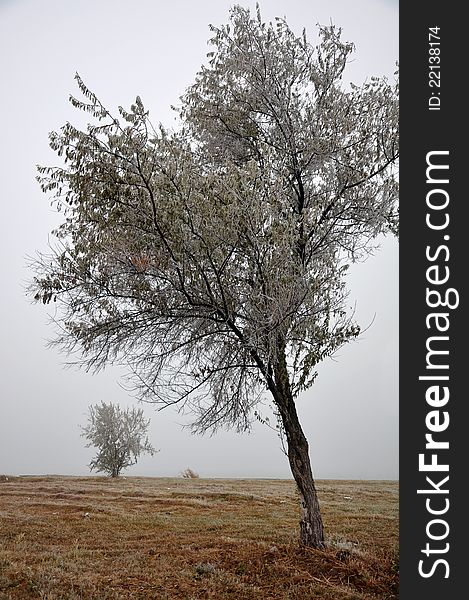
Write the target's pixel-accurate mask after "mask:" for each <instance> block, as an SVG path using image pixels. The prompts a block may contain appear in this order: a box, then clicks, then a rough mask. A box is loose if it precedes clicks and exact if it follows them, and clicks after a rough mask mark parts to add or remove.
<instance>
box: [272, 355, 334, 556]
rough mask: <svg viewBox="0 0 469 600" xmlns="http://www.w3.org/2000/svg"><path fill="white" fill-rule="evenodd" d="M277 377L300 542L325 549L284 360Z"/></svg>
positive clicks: (315, 496)
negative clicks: (297, 501)
mask: <svg viewBox="0 0 469 600" xmlns="http://www.w3.org/2000/svg"><path fill="white" fill-rule="evenodd" d="M274 374H275V387H276V393H275V394H274V399H275V403H276V405H277V408H278V409H279V412H280V416H281V419H282V424H283V427H284V429H285V434H286V438H287V445H288V460H289V462H290V468H291V471H292V474H293V477H294V479H295V482H296V485H297V486H298V492H299V494H300V506H301V519H300V542H301V543H302V544H304V545H305V546H310V547H313V548H320V549H323V548H324V547H325V546H324V528H323V523H322V517H321V510H320V507H319V500H318V495H317V492H316V486H315V485H314V478H313V472H312V470H311V462H310V459H309V451H308V441H307V439H306V436H305V434H304V433H303V430H302V428H301V425H300V421H299V419H298V414H297V412H296V406H295V401H294V399H293V396H292V393H291V388H290V381H289V377H288V371H287V367H286V360H285V358H284V357H281V358H280V360H278V362H277V365H276V368H275V369H274Z"/></svg>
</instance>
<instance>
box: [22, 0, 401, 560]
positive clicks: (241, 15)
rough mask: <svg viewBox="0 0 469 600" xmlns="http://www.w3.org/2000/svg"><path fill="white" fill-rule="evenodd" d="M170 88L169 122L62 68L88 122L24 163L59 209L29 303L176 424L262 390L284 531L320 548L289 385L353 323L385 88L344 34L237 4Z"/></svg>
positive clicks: (390, 120)
mask: <svg viewBox="0 0 469 600" xmlns="http://www.w3.org/2000/svg"><path fill="white" fill-rule="evenodd" d="M211 29H212V32H213V38H212V40H211V44H212V46H213V52H211V53H210V54H209V55H208V56H209V62H208V64H207V65H206V66H204V67H202V69H201V70H200V72H199V73H198V74H197V76H196V79H195V83H194V84H193V85H192V86H191V87H190V88H189V89H188V90H187V91H186V93H185V94H184V96H183V97H182V98H181V105H180V107H179V109H178V111H179V116H180V127H179V129H178V130H177V131H167V130H165V129H164V128H163V127H162V126H159V128H155V127H153V126H152V124H151V122H150V119H149V115H148V112H147V111H146V110H145V108H144V106H143V103H142V101H141V99H140V98H139V97H137V99H136V101H135V104H134V105H133V106H132V107H131V109H130V110H129V111H126V110H124V109H123V108H121V107H119V113H120V116H119V117H115V116H112V115H111V114H110V113H109V112H108V110H107V109H106V108H105V107H104V106H103V105H102V104H101V102H100V101H99V99H98V98H97V96H96V95H95V94H93V93H92V92H91V91H90V90H89V89H88V88H87V87H86V86H85V85H84V83H83V81H82V80H81V78H80V77H79V76H78V75H77V76H76V79H77V82H78V86H79V89H80V90H81V92H82V94H83V97H84V98H83V100H78V99H76V98H71V102H72V103H73V105H74V106H76V107H77V108H79V109H82V110H84V111H88V112H89V113H91V115H92V116H93V117H94V118H95V122H94V124H91V125H89V126H88V128H87V129H86V130H84V131H81V130H79V129H77V128H75V127H74V126H72V125H71V124H70V123H67V124H66V125H65V126H64V127H63V128H62V129H61V131H60V132H59V133H52V134H51V136H50V145H51V147H52V148H53V149H54V150H55V151H57V153H58V154H59V155H60V156H63V158H64V163H65V164H64V166H62V167H51V168H46V167H41V168H39V173H40V176H39V180H40V182H41V185H42V189H43V190H44V191H45V192H52V193H53V194H54V202H56V205H57V208H58V209H59V210H63V211H64V221H63V224H62V225H61V226H60V227H59V228H58V230H57V231H56V232H55V233H56V236H57V238H58V244H57V246H56V247H55V248H54V249H53V252H52V255H51V256H44V257H39V259H38V260H37V262H36V270H37V276H36V278H35V280H34V284H33V290H34V293H35V297H36V300H38V301H42V302H44V303H48V302H50V301H52V300H54V301H57V302H58V304H59V310H58V314H59V317H58V318H59V320H60V323H61V326H62V331H61V333H60V334H59V336H58V338H57V340H56V341H57V343H59V344H61V345H62V347H63V348H64V349H65V350H67V351H78V352H79V353H80V360H81V362H82V364H84V365H85V366H86V367H87V368H91V369H100V368H101V367H103V366H104V365H105V364H106V363H108V362H113V361H120V362H123V363H125V364H127V366H128V368H129V373H130V374H131V376H132V380H133V382H134V386H135V387H134V391H135V392H136V394H138V395H139V396H140V397H141V398H144V399H146V400H151V401H154V402H157V403H160V404H161V405H163V406H164V405H171V404H178V405H179V406H180V407H184V408H185V409H187V410H190V411H191V412H192V413H193V414H194V415H195V418H194V422H193V428H194V431H198V432H205V431H207V430H216V429H217V428H220V427H222V426H231V427H235V428H236V429H237V430H238V431H244V430H247V429H249V427H250V424H251V420H252V417H253V415H254V414H255V413H256V414H258V413H257V412H256V410H257V409H256V407H258V405H259V403H260V402H262V400H263V398H264V397H265V396H266V394H267V395H269V396H270V398H271V399H272V401H273V404H274V407H275V411H276V412H277V414H278V415H279V419H280V421H281V426H282V429H283V431H284V435H285V439H286V444H287V453H288V459H289V464H290V467H291V470H292V474H293V477H294V479H295V481H296V483H297V486H298V490H299V494H300V503H301V520H300V540H301V542H302V543H303V544H306V545H309V546H313V547H317V548H322V547H324V532H323V523H322V518H321V513H320V507H319V501H318V497H317V493H316V488H315V483H314V479H313V474H312V469H311V465H310V458H309V450H308V442H307V439H306V437H305V435H304V433H303V430H302V427H301V424H300V421H299V419H298V415H297V411H296V405H295V400H296V398H297V397H298V395H299V394H300V393H301V392H303V391H304V390H306V389H308V388H309V387H310V386H311V385H312V383H313V382H314V380H315V377H316V371H315V368H316V365H317V364H318V363H319V362H320V361H321V360H323V359H324V358H325V357H328V356H330V355H332V354H333V353H334V352H335V351H336V350H337V349H338V348H339V347H341V346H342V345H343V344H345V343H346V342H347V341H349V340H350V339H352V338H355V337H356V336H357V335H358V333H359V326H358V325H357V324H356V323H355V322H354V320H353V315H351V314H349V313H348V311H347V305H346V298H347V290H346V287H345V280H344V277H345V273H346V270H347V267H348V265H349V263H350V261H355V260H360V259H364V258H366V256H367V255H369V254H370V253H371V252H372V251H373V250H374V246H373V243H374V242H373V240H374V239H375V238H376V236H377V235H378V234H381V233H385V232H387V231H392V232H394V233H396V232H397V223H398V212H397V211H398V209H397V196H398V191H397V177H396V174H397V173H396V171H397V160H398V105H397V84H395V85H394V84H393V85H391V84H389V83H388V82H387V81H386V79H379V78H375V77H373V78H371V79H370V80H369V81H367V82H365V83H364V84H363V85H361V86H358V85H350V86H345V84H343V82H342V74H343V71H344V69H345V66H346V63H347V61H348V59H349V57H350V55H351V53H352V52H353V45H352V44H349V43H345V42H342V41H341V31H340V29H338V28H336V27H335V26H328V27H320V28H319V44H318V45H317V46H316V47H313V46H312V45H311V44H310V43H309V42H308V40H307V38H306V35H305V33H303V35H302V36H301V37H296V36H295V34H294V33H293V32H292V31H291V30H290V28H289V27H288V25H287V23H286V22H285V21H284V20H281V19H277V21H276V23H275V24H272V23H271V24H268V25H267V24H265V23H263V22H262V19H261V16H260V12H259V9H258V11H257V15H256V16H251V14H250V12H249V10H247V9H244V8H241V7H239V6H236V7H234V8H233V9H232V11H231V18H230V23H228V24H227V25H226V26H223V27H221V28H215V27H212V28H211Z"/></svg>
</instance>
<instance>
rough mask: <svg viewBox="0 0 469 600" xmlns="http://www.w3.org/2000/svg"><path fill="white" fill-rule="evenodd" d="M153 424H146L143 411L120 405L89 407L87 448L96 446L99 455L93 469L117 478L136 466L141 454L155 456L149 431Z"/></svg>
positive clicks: (86, 433) (85, 434) (86, 428)
mask: <svg viewBox="0 0 469 600" xmlns="http://www.w3.org/2000/svg"><path fill="white" fill-rule="evenodd" d="M149 425H150V420H145V419H144V417H143V410H142V409H141V408H140V409H137V408H134V407H133V408H127V409H125V410H123V409H122V408H120V407H119V406H118V405H117V404H112V402H110V403H109V404H106V403H105V402H101V404H95V405H93V406H90V407H89V415H88V424H87V425H86V427H83V428H82V429H83V433H82V435H83V437H85V438H86V439H87V440H88V442H89V443H88V444H87V445H86V447H87V448H88V447H90V446H95V447H96V448H97V449H98V453H97V454H96V456H95V458H93V460H92V461H91V462H90V465H89V466H90V469H91V470H95V471H98V473H107V474H108V475H110V476H111V477H118V476H119V475H120V473H121V471H123V470H124V469H127V468H128V467H131V466H132V465H135V464H136V463H137V460H138V459H139V457H140V455H141V454H151V455H152V456H153V454H154V453H155V452H156V450H155V449H154V448H153V446H152V445H151V444H150V442H149V440H148V437H147V431H148V427H149Z"/></svg>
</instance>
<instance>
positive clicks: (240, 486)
mask: <svg viewBox="0 0 469 600" xmlns="http://www.w3.org/2000/svg"><path fill="white" fill-rule="evenodd" d="M318 492H319V497H320V501H321V506H322V511H323V517H324V522H325V528H326V536H327V544H328V547H327V550H326V551H324V552H319V551H315V550H311V549H306V548H301V547H300V546H299V544H298V543H297V529H298V518H299V514H298V499H297V496H296V493H295V487H294V484H293V482H291V481H283V480H220V479H218V480H217V479H190V480H186V479H166V478H136V477H128V478H120V479H117V480H112V479H107V478H103V477H58V476H50V477H49V476H47V477H8V478H6V477H4V476H3V477H0V599H2V600H6V599H10V598H11V599H19V598H28V599H32V598H39V599H44V600H62V599H63V600H78V599H87V600H88V599H95V600H111V599H112V600H124V599H130V598H132V599H142V600H143V599H157V600H166V599H170V600H172V599H179V598H181V599H186V600H196V599H205V598H212V599H216V600H223V599H225V598H226V599H232V600H235V599H236V600H243V599H256V600H269V599H277V598H278V599H285V600H286V599H289V600H308V599H313V598H319V599H326V600H338V599H341V600H342V599H343V600H371V599H373V600H377V599H380V600H385V599H391V598H397V597H398V591H397V590H398V566H397V561H398V556H397V543H398V514H397V511H398V484H397V483H396V482H388V481H329V480H326V481H319V482H318Z"/></svg>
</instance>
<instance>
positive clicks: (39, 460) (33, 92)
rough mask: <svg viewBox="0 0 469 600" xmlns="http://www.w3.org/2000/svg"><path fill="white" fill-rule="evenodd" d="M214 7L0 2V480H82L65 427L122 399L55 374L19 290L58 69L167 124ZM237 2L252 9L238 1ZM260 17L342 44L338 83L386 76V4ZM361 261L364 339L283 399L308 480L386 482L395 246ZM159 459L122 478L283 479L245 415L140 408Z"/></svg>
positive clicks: (391, 443)
mask: <svg viewBox="0 0 469 600" xmlns="http://www.w3.org/2000/svg"><path fill="white" fill-rule="evenodd" d="M231 4H232V3H231V2H227V1H225V0H217V1H215V0H209V1H205V0H204V2H191V1H189V0H186V1H184V0H173V1H172V2H169V3H167V2H159V1H149V0H136V1H135V2H124V1H121V0H113V1H111V0H101V1H100V2H94V1H92V0H82V1H80V2H64V1H63V0H56V1H53V0H42V1H41V2H34V1H33V0H16V1H13V0H10V1H8V0H7V1H5V0H3V1H1V0H0V62H1V71H0V72H1V73H2V94H1V95H0V109H1V110H0V115H1V119H2V135H1V146H0V152H1V156H0V169H1V173H0V186H1V202H2V220H1V222H2V226H1V227H2V235H1V240H0V244H1V282H2V293H1V298H0V302H1V307H0V308H1V309H0V319H1V323H0V325H1V344H0V353H1V355H0V358H1V381H0V473H6V474H12V475H14V474H45V473H56V474H70V475H79V474H87V473H89V469H88V467H87V464H88V462H89V461H90V459H91V457H92V453H93V451H92V449H87V448H85V447H84V440H83V438H82V437H80V425H84V424H85V422H86V413H87V407H88V405H89V404H92V403H96V402H100V401H101V400H104V401H106V402H109V401H112V402H117V403H119V404H121V405H122V406H125V405H130V404H132V403H135V402H136V401H135V400H134V399H133V398H131V397H130V396H129V395H128V393H127V392H126V391H125V390H124V389H123V388H122V387H121V386H120V385H119V380H120V377H121V376H122V374H123V371H121V370H119V369H118V368H114V367H112V368H108V369H106V370H105V371H104V372H102V373H99V374H98V375H91V374H90V373H86V372H84V371H80V370H76V369H74V368H69V369H66V368H64V363H65V362H66V361H67V357H66V356H64V355H63V354H60V353H59V352H58V351H57V350H56V349H50V348H48V347H47V346H46V340H47V339H50V338H52V337H53V336H54V326H52V325H51V324H50V322H49V321H50V317H48V311H49V312H50V310H51V309H50V307H43V306H42V305H41V306H38V305H34V304H32V303H31V302H30V300H28V299H27V298H26V295H25V286H26V283H27V280H28V279H29V278H30V277H31V273H29V272H28V268H27V257H28V256H34V255H35V253H36V252H37V251H47V244H48V236H49V233H50V231H51V230H52V229H53V228H54V226H56V225H57V223H58V222H59V216H58V215H57V214H56V213H55V212H54V210H53V208H52V207H51V206H50V201H49V199H48V198H47V197H46V196H45V195H44V194H42V193H41V191H40V189H39V186H38V184H37V182H36V181H35V175H36V172H35V165H36V164H46V165H49V164H57V161H58V159H57V157H55V156H54V154H53V153H52V151H51V150H50V149H49V148H48V140H47V136H48V133H49V132H50V131H51V130H54V129H58V128H59V127H60V126H61V125H63V124H64V122H65V121H67V120H71V121H72V122H77V118H78V119H79V118H80V116H79V115H78V113H77V111H76V110H75V109H73V108H72V107H71V105H70V104H69V103H68V101H67V99H68V95H69V94H70V93H76V87H75V82H74V74H75V72H76V71H78V72H79V73H80V75H81V76H82V78H83V79H84V81H85V83H86V85H87V86H88V87H89V88H90V89H91V90H93V91H94V92H95V93H96V94H97V95H98V97H99V98H100V99H101V100H102V101H103V103H104V104H105V105H106V106H108V107H110V108H111V109H114V108H116V107H117V106H118V105H123V106H124V107H126V106H127V107H128V106H129V105H130V103H131V102H133V101H134V99H135V96H136V95H137V94H139V95H140V96H141V98H142V100H143V102H144V104H145V106H146V107H147V108H148V109H149V110H150V117H151V118H152V120H153V121H154V122H162V123H163V124H164V125H167V126H170V125H171V124H172V122H173V119H174V113H173V112H172V111H171V110H170V106H171V105H172V104H176V103H177V102H178V97H179V96H180V95H181V94H182V92H183V91H184V90H185V88H186V87H187V86H188V85H189V84H190V83H191V82H192V80H193V77H194V75H195V73H196V71H197V70H198V69H199V67H200V65H201V64H202V63H203V62H204V61H205V56H206V53H207V51H208V46H207V40H208V38H209V37H210V32H209V28H208V24H209V23H213V24H215V25H218V24H222V23H224V22H226V21H227V19H228V10H229V7H230V5H231ZM241 4H243V5H245V6H250V7H254V6H255V3H254V2H246V1H243V2H241ZM261 10H262V14H263V17H264V19H265V20H271V19H273V18H274V17H275V16H286V18H287V21H288V23H289V24H290V26H291V27H292V28H293V29H294V30H295V31H297V32H298V33H301V30H302V28H303V27H306V28H307V31H308V34H309V37H310V38H311V39H314V38H315V36H316V27H315V25H316V23H318V22H319V23H322V24H327V23H330V22H331V21H332V22H333V23H335V24H337V25H340V26H341V27H342V28H343V38H344V39H346V40H350V41H353V42H354V43H355V45H356V47H357V52H356V54H355V56H354V60H353V61H352V62H351V63H350V65H349V67H350V68H349V69H348V71H347V79H350V80H353V81H355V82H357V83H360V82H362V81H363V80H364V79H365V78H366V77H370V76H371V75H383V74H385V75H387V76H388V77H389V78H392V76H393V72H394V70H395V61H396V60H397V58H398V3H397V2H393V1H390V0H387V1H385V0H357V1H355V2H349V1H347V0H342V1H340V0H335V1H328V2H318V1H315V0H308V1H306V0H305V1H301V0H289V1H288V2H281V1H274V0H265V1H264V2H262V3H261ZM380 244H381V248H380V249H379V251H378V252H376V254H375V256H373V257H372V258H370V259H369V260H368V261H367V262H365V263H362V264H356V265H353V267H352V269H351V271H350V275H349V278H348V282H349V287H350V298H349V300H350V305H351V306H354V307H355V310H356V317H357V320H358V322H359V323H360V324H361V325H362V327H363V329H364V332H363V333H362V335H361V336H360V338H359V339H358V340H357V341H354V342H352V343H350V344H348V345H347V346H345V347H343V348H342V349H341V350H340V351H339V352H338V353H337V354H336V355H335V356H334V357H333V358H332V359H329V360H327V361H325V362H324V363H323V364H322V365H321V366H320V368H319V376H318V378H317V380H316V383H315V384H314V385H313V386H312V388H310V389H309V390H308V391H307V392H305V393H304V394H303V395H301V396H300V398H299V399H298V411H299V415H300V419H301V422H302V424H303V427H304V429H305V433H306V435H307V437H308V439H309V442H310V454H311V460H312V465H313V470H314V473H315V476H316V477H318V478H364V479H396V478H397V477H398V244H397V242H396V241H395V240H394V239H390V238H389V239H388V238H386V239H382V240H380ZM142 407H143V409H144V411H145V415H146V416H147V417H148V418H150V419H151V427H150V439H151V442H152V443H153V445H154V446H156V447H157V448H159V449H160V452H159V453H158V454H156V455H155V456H154V457H148V456H147V457H142V458H141V460H140V461H139V463H138V465H136V466H134V467H133V468H131V469H129V470H128V472H127V473H128V474H129V475H140V474H141V475H150V476H176V475H178V473H180V471H182V470H183V469H185V468H186V467H190V468H191V469H193V470H195V471H197V472H198V473H199V474H200V476H206V477H290V470H289V466H288V463H287V460H286V458H285V456H284V455H283V453H282V452H281V449H280V443H279V440H278V438H277V437H276V434H275V433H274V432H273V431H271V430H270V429H268V428H267V427H265V426H263V425H261V424H259V423H257V424H256V425H255V426H254V427H253V430H252V432H251V433H250V434H244V435H239V434H235V433H233V432H220V433H218V434H217V435H215V436H213V437H210V436H204V437H202V436H194V435H191V434H190V432H189V431H188V430H187V429H184V428H183V427H182V425H183V424H184V423H188V422H189V421H188V417H187V416H184V415H181V414H178V413H177V411H176V410H175V409H174V408H167V409H165V410H164V411H157V410H156V409H155V406H153V405H150V404H145V405H142Z"/></svg>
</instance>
